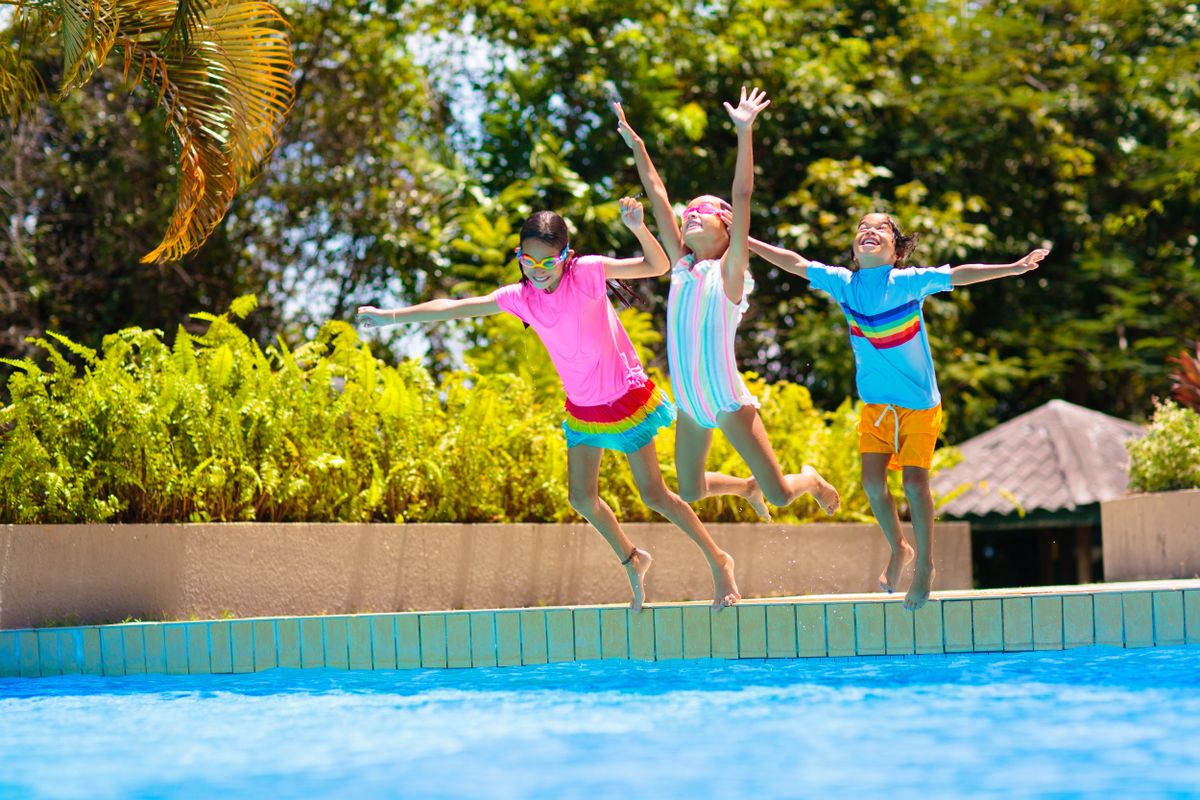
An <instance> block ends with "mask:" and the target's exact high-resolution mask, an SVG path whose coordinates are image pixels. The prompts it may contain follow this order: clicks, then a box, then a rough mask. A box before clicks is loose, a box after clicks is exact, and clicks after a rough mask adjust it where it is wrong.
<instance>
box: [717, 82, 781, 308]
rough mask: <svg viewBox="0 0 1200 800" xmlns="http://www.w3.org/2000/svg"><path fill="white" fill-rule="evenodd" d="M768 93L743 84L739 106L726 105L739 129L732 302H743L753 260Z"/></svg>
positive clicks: (728, 274)
mask: <svg viewBox="0 0 1200 800" xmlns="http://www.w3.org/2000/svg"><path fill="white" fill-rule="evenodd" d="M770 104H771V101H770V100H768V99H767V95H766V93H765V92H762V91H760V90H758V89H753V90H752V91H751V92H750V93H749V94H747V93H746V87H745V86H743V87H742V95H741V98H740V99H739V100H738V106H737V108H734V107H733V106H731V105H729V103H726V104H725V110H726V111H728V112H729V118H730V119H732V120H733V127H734V128H736V129H737V138H738V143H737V166H735V167H734V170H733V198H732V199H733V220H732V222H731V224H730V226H729V249H728V250H727V251H725V259H724V262H723V263H722V277H723V278H724V280H725V296H726V297H728V298H729V301H730V302H731V303H740V302H742V294H743V292H744V290H745V288H746V266H747V265H748V264H749V263H750V251H749V247H748V242H747V239H748V237H749V236H750V195H751V194H752V193H753V192H754V138H753V135H754V120H755V118H757V117H758V114H759V112H760V111H762V110H763V109H764V108H766V107H767V106H769V105H770Z"/></svg>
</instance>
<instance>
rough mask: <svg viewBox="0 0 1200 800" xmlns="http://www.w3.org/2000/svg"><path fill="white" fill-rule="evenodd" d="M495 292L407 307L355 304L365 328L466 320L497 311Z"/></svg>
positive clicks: (446, 298)
mask: <svg viewBox="0 0 1200 800" xmlns="http://www.w3.org/2000/svg"><path fill="white" fill-rule="evenodd" d="M500 310H501V309H500V306H499V305H498V304H497V303H496V293H495V292H492V293H491V294H489V295H487V296H485V297H463V298H460V299H457V300H454V299H451V298H449V297H442V298H439V299H437V300H430V301H429V302H427V303H418V304H417V305H415V306H409V307H408V308H393V309H386V310H385V309H381V308H375V306H359V307H358V324H359V325H362V326H363V327H364V328H382V327H383V326H385V325H398V324H400V323H402V322H441V321H442V320H448V319H467V318H469V317H486V316H488V315H490V314H499V313H500Z"/></svg>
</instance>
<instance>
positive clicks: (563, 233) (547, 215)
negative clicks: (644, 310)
mask: <svg viewBox="0 0 1200 800" xmlns="http://www.w3.org/2000/svg"><path fill="white" fill-rule="evenodd" d="M519 236H520V242H521V244H524V243H525V241H526V240H528V239H536V240H538V241H539V242H545V243H546V244H548V245H550V247H552V248H554V249H555V250H559V251H562V250H563V249H564V248H566V246H567V245H568V244H569V243H570V238H571V237H570V231H568V230H567V221H566V220H565V219H563V218H562V217H561V216H559V215H558V214H555V213H554V212H553V211H535V212H533V213H532V214H530V215H529V218H528V219H526V220H525V222H524V224H522V225H521V232H520V234H519ZM576 258H578V256H576V255H574V254H572V255H571V257H570V259H569V260H568V261H567V263H566V264H565V265H564V266H563V274H564V275H565V274H566V273H567V272H568V271H569V270H570V269H571V268H572V267H574V266H575V259H576ZM528 281H529V279H528V278H527V277H525V270H521V283H523V284H524V283H528ZM605 284H606V285H607V287H608V290H609V291H610V292H611V293H612V294H613V296H614V297H616V299H617V300H618V301H619V302H620V303H621V305H623V306H625V307H626V308H633V305H634V303H636V302H638V297H637V295H636V294H634V292H633V289H632V288H630V287H629V285H628V284H627V283H625V281H615V280H610V281H605Z"/></svg>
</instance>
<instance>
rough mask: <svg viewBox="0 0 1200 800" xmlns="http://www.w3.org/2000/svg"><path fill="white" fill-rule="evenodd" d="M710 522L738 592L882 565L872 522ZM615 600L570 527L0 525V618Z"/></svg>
mask: <svg viewBox="0 0 1200 800" xmlns="http://www.w3.org/2000/svg"><path fill="white" fill-rule="evenodd" d="M626 530H627V531H628V533H629V535H630V537H631V538H632V539H633V541H634V542H635V543H636V544H637V545H638V546H640V547H644V548H646V549H648V550H650V552H651V553H652V554H653V555H654V566H653V568H652V569H651V570H650V573H649V575H648V576H647V594H648V599H649V601H650V602H651V603H653V602H655V601H659V602H666V601H682V600H706V599H711V596H712V595H711V592H712V588H711V586H712V585H711V579H710V576H709V573H708V570H707V568H706V566H705V563H704V560H703V557H702V556H701V554H700V552H699V550H698V549H696V547H695V546H694V545H693V544H692V543H691V542H690V540H688V539H687V538H686V537H685V536H684V535H683V534H682V533H681V532H680V531H679V530H677V529H676V528H674V527H672V526H670V525H664V524H631V525H628V526H627V527H626ZM710 531H711V532H712V534H713V536H714V538H715V539H716V540H717V541H718V542H719V543H720V545H721V546H722V547H723V548H725V549H726V550H728V551H729V552H730V553H732V554H733V556H734V558H735V559H736V560H737V574H738V581H739V584H740V588H741V590H742V594H743V595H744V596H746V597H776V596H787V595H804V594H830V593H843V592H870V591H876V590H877V589H878V586H877V584H876V577H877V576H878V574H879V572H880V570H881V569H882V568H883V566H884V564H885V563H886V561H887V545H886V542H885V541H884V538H883V534H882V533H880V531H879V529H878V527H876V526H875V525H865V524H864V525H856V524H813V525H804V526H787V525H773V524H746V525H712V526H710ZM935 535H936V548H935V553H934V555H935V560H936V564H937V569H938V574H937V581H936V583H935V586H934V588H935V589H969V588H971V538H970V529H969V527H968V526H967V525H966V524H963V523H946V524H940V525H938V527H937V530H936V534H935ZM906 580H907V579H906ZM906 585H907V584H906V583H903V584H902V586H906ZM628 599H629V587H628V584H627V583H626V581H625V576H624V571H623V570H622V569H621V568H620V567H619V565H618V563H617V559H615V558H614V556H613V553H612V551H611V550H609V549H608V546H607V545H606V544H605V543H604V541H603V540H602V539H601V538H600V536H599V535H598V534H597V533H596V532H595V531H593V530H591V529H590V528H589V527H588V526H586V525H345V524H266V523H263V524H257V523H253V524H211V525H208V524H204V525H59V526H55V525H46V526H21V525H9V526H3V527H0V628H27V627H37V626H41V625H45V624H47V623H48V622H51V621H54V620H58V621H60V624H61V623H62V622H70V623H71V624H94V623H101V622H112V621H119V620H121V619H124V618H126V617H134V618H139V619H166V620H186V619H193V618H198V619H212V618H218V617H221V616H229V615H232V616H235V617H256V616H282V615H288V616H302V615H313V614H345V613H355V612H364V611H407V610H415V611H425V610H442V609H462V608H519V607H529V606H541V605H580V604H595V603H610V602H611V603H624V602H628Z"/></svg>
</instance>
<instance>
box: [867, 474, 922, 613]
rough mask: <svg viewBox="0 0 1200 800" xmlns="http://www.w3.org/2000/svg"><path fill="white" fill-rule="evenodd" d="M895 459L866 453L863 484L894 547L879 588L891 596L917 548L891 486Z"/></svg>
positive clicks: (880, 576) (880, 579) (890, 543)
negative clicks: (903, 524)
mask: <svg viewBox="0 0 1200 800" xmlns="http://www.w3.org/2000/svg"><path fill="white" fill-rule="evenodd" d="M891 458H892V456H891V454H890V453H863V454H862V481H863V488H864V489H865V490H866V492H867V500H869V501H870V503H871V511H873V512H874V513H875V519H876V521H878V522H879V527H880V528H882V529H883V535H884V537H886V538H887V541H888V544H889V545H891V547H892V555H891V558H890V559H888V565H887V568H886V569H884V571H883V572H881V573H879V586H880V587H881V588H883V589H886V590H887V591H888V593H891V592H894V591H896V581H898V580H900V570H901V569H902V568H903V567H904V565H905V564H907V563H908V562H909V561H912V559H913V549H912V545H910V544H909V543H908V542H907V541H905V539H904V534H903V532H902V531H901V529H900V515H899V513H897V511H896V501H895V500H893V499H892V493H891V492H889V491H888V486H887V465H888V461H890V460H891Z"/></svg>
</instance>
